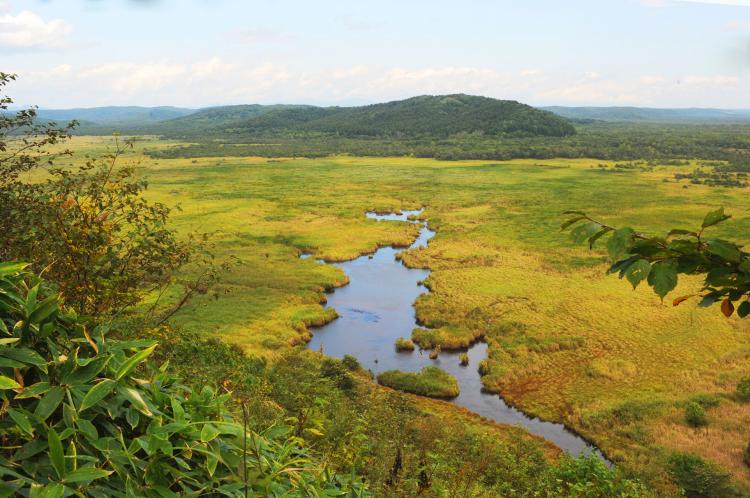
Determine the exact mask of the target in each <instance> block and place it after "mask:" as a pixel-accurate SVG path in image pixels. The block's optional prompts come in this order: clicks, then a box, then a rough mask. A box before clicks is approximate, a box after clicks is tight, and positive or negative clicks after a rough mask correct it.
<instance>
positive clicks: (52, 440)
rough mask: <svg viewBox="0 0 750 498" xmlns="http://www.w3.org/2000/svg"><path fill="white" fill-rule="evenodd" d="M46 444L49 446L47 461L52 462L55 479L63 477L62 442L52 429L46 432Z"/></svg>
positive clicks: (63, 455) (63, 458)
mask: <svg viewBox="0 0 750 498" xmlns="http://www.w3.org/2000/svg"><path fill="white" fill-rule="evenodd" d="M47 444H49V459H50V461H51V462H52V467H54V469H55V472H56V473H57V477H59V478H60V479H62V478H64V477H65V453H64V451H63V446H62V441H60V436H58V435H57V431H55V429H53V428H52V427H50V428H49V430H48V431H47Z"/></svg>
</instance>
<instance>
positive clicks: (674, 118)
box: [39, 94, 750, 138]
mask: <svg viewBox="0 0 750 498" xmlns="http://www.w3.org/2000/svg"><path fill="white" fill-rule="evenodd" d="M39 117H40V119H42V120H53V121H58V122H65V121H69V120H71V119H76V120H78V121H80V122H81V126H80V129H79V132H80V133H92V134H108V133H111V132H112V131H115V130H117V131H122V132H123V133H144V134H145V133H148V134H159V135H165V136H170V137H175V138H198V137H219V136H257V135H270V134H300V133H316V134H326V135H331V134H332V135H336V136H344V137H353V136H364V137H367V136H371V137H375V136H388V137H405V136H406V137H408V136H438V137H439V136H449V135H455V134H458V133H481V134H486V135H498V134H516V135H517V134H521V135H538V136H566V135H571V134H574V133H575V128H574V126H573V125H572V124H571V122H570V121H569V120H572V121H576V122H579V123H585V122H598V121H606V122H632V123H707V124H708V123H713V124H719V123H750V110H729V109H656V108H642V107H563V106H550V107H541V108H534V107H531V106H528V105H525V104H522V103H519V102H516V101H510V100H498V99H492V98H487V97H477V96H470V95H463V94H456V95H438V96H429V95H424V96H419V97H412V98H409V99H405V100H398V101H393V102H386V103H382V104H373V105H367V106H356V107H317V106H311V105H259V104H251V105H231V106H219V107H210V108H204V109H187V108H180V107H169V106H162V107H138V106H127V107H117V106H109V107H93V108H80V109H56V110H53V109H40V110H39Z"/></svg>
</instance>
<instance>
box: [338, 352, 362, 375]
mask: <svg viewBox="0 0 750 498" xmlns="http://www.w3.org/2000/svg"><path fill="white" fill-rule="evenodd" d="M341 363H343V364H344V366H345V367H346V368H347V369H348V370H349V371H350V372H357V371H359V370H361V369H362V365H360V363H359V360H358V359H357V358H355V357H354V356H352V355H349V354H345V355H344V357H343V358H341Z"/></svg>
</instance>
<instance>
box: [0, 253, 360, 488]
mask: <svg viewBox="0 0 750 498" xmlns="http://www.w3.org/2000/svg"><path fill="white" fill-rule="evenodd" d="M25 266H26V265H23V264H15V263H2V264H0V337H1V339H0V341H1V342H0V379H2V384H0V399H2V403H3V411H2V414H1V415H0V427H1V428H2V432H3V435H4V445H3V448H2V449H1V450H0V474H2V479H3V482H2V491H3V493H4V494H5V495H7V494H11V493H21V494H29V493H31V494H32V495H38V496H63V495H69V494H86V495H92V496H154V497H163V496H176V495H178V494H196V495H197V494H217V495H239V494H242V493H243V490H244V489H245V487H246V486H247V487H248V490H250V491H251V492H252V493H253V494H261V495H263V496H279V495H284V496H308V495H309V494H310V493H327V494H328V495H329V496H337V495H343V494H346V493H347V490H349V489H351V490H352V491H353V492H354V490H355V489H356V490H357V491H356V492H357V493H360V494H362V493H364V490H363V488H362V486H361V485H359V484H356V483H355V484H354V488H351V487H350V486H349V484H348V483H346V482H344V480H342V479H341V478H340V477H338V476H336V475H334V474H332V473H330V472H328V471H327V470H325V469H320V468H318V467H316V466H315V465H314V464H312V463H311V461H310V458H309V457H308V455H307V453H306V451H305V450H304V449H303V446H302V442H301V441H300V440H298V439H295V438H294V437H291V436H290V434H289V429H288V428H284V427H276V428H273V429H272V430H269V431H268V432H265V433H256V432H253V431H250V430H249V429H248V428H247V427H246V426H243V424H238V423H236V422H235V420H234V418H233V416H232V413H231V412H230V410H229V408H228V402H229V395H217V394H216V393H215V391H214V390H213V389H211V388H209V387H206V388H203V389H202V390H200V391H197V392H196V391H193V390H191V389H190V388H188V387H186V386H184V385H182V384H181V383H180V382H179V381H178V379H176V378H174V377H171V376H170V375H168V374H166V373H165V369H164V368H160V369H153V368H151V367H150V365H149V364H147V360H148V358H149V356H151V354H152V353H153V352H154V349H155V347H156V344H155V343H153V341H143V340H141V341H138V340H136V341H117V340H113V339H111V338H107V339H105V333H106V327H103V326H101V325H97V324H95V323H92V322H89V321H86V320H84V319H82V318H81V317H79V316H78V315H76V314H75V313H74V312H72V311H69V310H65V309H63V308H62V307H61V304H60V297H59V296H58V295H57V294H56V293H54V292H53V291H52V290H51V289H50V288H49V286H48V285H46V283H45V282H43V281H41V280H40V279H38V278H36V277H33V276H32V275H31V274H29V273H26V272H24V270H23V269H24V268H25ZM136 374H137V375H138V376H137V377H136ZM245 448H247V450H245Z"/></svg>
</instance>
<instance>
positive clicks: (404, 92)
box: [9, 57, 750, 108]
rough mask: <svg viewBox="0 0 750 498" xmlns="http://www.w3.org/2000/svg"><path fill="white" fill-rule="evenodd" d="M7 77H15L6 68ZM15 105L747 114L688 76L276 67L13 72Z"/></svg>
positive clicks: (155, 64) (725, 94)
mask: <svg viewBox="0 0 750 498" xmlns="http://www.w3.org/2000/svg"><path fill="white" fill-rule="evenodd" d="M9 69H13V68H9ZM14 72H17V73H18V74H19V76H20V78H19V80H18V81H17V82H16V83H15V84H14V86H13V88H12V90H11V91H12V95H14V97H16V98H15V100H16V101H17V102H19V103H22V104H39V105H40V106H42V107H74V106H85V107H91V106H97V105H131V104H140V105H168V104H169V105H180V106H186V107H202V106H207V105H221V104H238V103H317V104H352V103H365V102H382V101H388V100H396V99H401V98H406V97H411V96H414V95H422V94H445V93H470V94H475V95H485V96H489V97H496V98H503V99H513V100H519V101H522V102H529V103H532V104H538V105H543V104H561V105H566V104H567V105H641V106H661V107H665V106H685V105H690V106H696V107H700V106H703V107H733V108H738V107H750V95H747V92H746V91H744V90H743V88H744V87H743V80H741V79H740V78H739V77H738V76H734V75H728V74H719V75H710V74H709V75H705V74H704V75H702V74H693V75H686V76H684V77H682V78H675V77H670V78H666V77H664V76H661V75H645V76H640V77H633V78H623V77H619V76H609V75H602V74H597V77H596V78H592V77H591V76H592V75H591V74H580V75H577V76H564V75H556V76H555V77H551V76H550V75H547V74H545V73H540V72H531V73H527V72H526V71H522V72H519V71H513V72H503V71H499V70H495V69H489V68H481V67H468V66H466V67H462V66H446V67H437V66H433V67H422V68H407V67H382V66H370V65H363V64H360V65H353V66H341V67H334V68H328V69H317V70H304V69H300V68H298V67H293V66H288V65H279V64H275V63H270V62H269V63H261V64H247V63H243V62H239V61H237V62H235V61H232V62H227V61H225V60H223V59H221V58H219V57H213V58H209V59H204V60H199V61H195V62H189V63H188V62H175V61H170V60H163V61H149V62H143V63H133V62H113V63H108V64H101V65H93V66H88V67H79V66H73V65H58V66H54V67H51V68H49V69H47V70H44V71H35V72H23V71H18V70H16V71H14Z"/></svg>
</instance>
